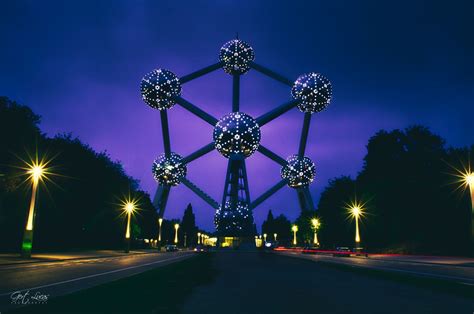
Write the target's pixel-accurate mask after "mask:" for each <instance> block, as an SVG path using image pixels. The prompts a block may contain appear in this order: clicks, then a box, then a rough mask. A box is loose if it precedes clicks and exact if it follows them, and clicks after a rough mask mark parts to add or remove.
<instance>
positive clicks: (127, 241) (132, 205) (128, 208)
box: [123, 201, 135, 253]
mask: <svg viewBox="0 0 474 314" xmlns="http://www.w3.org/2000/svg"><path fill="white" fill-rule="evenodd" d="M123 209H124V211H125V213H126V215H127V229H126V230H125V250H124V251H125V253H128V252H130V233H131V232H130V220H131V218H132V213H133V212H134V211H135V203H134V202H130V201H129V202H127V203H125V206H124V208H123Z"/></svg>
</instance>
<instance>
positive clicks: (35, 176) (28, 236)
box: [21, 163, 45, 258]
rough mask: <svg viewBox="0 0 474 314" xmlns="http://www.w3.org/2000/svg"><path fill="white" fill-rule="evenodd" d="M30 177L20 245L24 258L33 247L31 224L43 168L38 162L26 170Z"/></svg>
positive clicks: (43, 171)
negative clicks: (26, 218) (26, 213)
mask: <svg viewBox="0 0 474 314" xmlns="http://www.w3.org/2000/svg"><path fill="white" fill-rule="evenodd" d="M27 173H28V174H29V175H30V179H31V201H30V209H29V211H28V220H27V222H26V227H25V233H24V234H23V243H22V246H21V256H22V257H25V258H30V257H31V249H32V247H33V226H34V219H35V205H36V194H37V192H38V184H39V181H40V180H41V179H42V178H43V176H44V173H45V169H44V166H43V165H42V164H40V163H36V164H32V165H31V167H30V169H29V170H28V171H27Z"/></svg>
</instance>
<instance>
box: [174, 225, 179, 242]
mask: <svg viewBox="0 0 474 314" xmlns="http://www.w3.org/2000/svg"><path fill="white" fill-rule="evenodd" d="M178 229H179V224H174V243H175V244H178Z"/></svg>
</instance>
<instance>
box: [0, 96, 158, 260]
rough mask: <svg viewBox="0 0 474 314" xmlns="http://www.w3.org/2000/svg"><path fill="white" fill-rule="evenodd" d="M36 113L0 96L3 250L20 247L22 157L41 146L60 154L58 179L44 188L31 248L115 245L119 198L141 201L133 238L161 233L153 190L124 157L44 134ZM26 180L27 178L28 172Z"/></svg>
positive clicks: (24, 204)
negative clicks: (132, 174) (131, 173)
mask: <svg viewBox="0 0 474 314" xmlns="http://www.w3.org/2000/svg"><path fill="white" fill-rule="evenodd" d="M39 122H40V118H39V116H37V115H35V114H34V113H33V112H32V111H31V110H30V109H29V108H27V107H25V106H22V105H19V104H17V103H15V102H13V101H10V100H8V99H7V98H5V97H1V98H0V173H1V174H3V176H1V177H0V237H1V238H2V241H0V249H2V250H11V251H15V250H18V249H19V248H20V244H21V239H22V236H23V231H24V227H25V221H26V214H27V208H28V202H29V197H28V196H27V195H28V194H29V193H31V192H30V188H31V186H30V184H29V182H26V183H25V184H21V183H22V182H23V179H22V178H21V175H24V173H25V171H24V170H23V169H20V168H19V167H23V166H24V163H23V161H22V160H28V159H29V158H30V156H34V154H35V153H36V151H38V152H39V155H40V156H49V157H50V158H51V157H55V159H54V161H53V162H52V165H54V169H53V172H56V173H58V174H60V176H52V177H51V179H52V181H53V183H51V182H47V184H46V185H40V187H39V194H38V199H37V206H36V218H35V230H34V237H35V245H34V249H35V250H38V249H48V250H49V249H64V248H68V249H70V248H118V247H122V245H123V240H124V234H125V220H124V215H121V213H122V208H121V205H120V199H121V198H123V197H124V196H126V195H128V194H130V195H131V196H133V197H135V198H138V199H140V200H139V204H138V207H139V208H140V211H139V212H138V213H137V214H136V215H134V217H133V220H132V230H133V231H134V232H133V234H132V236H133V237H139V238H152V237H156V234H157V226H156V219H157V217H156V212H155V209H154V207H153V205H152V203H151V201H150V197H149V195H148V194H146V193H144V192H143V191H141V190H140V189H139V187H138V182H137V181H136V180H135V179H133V178H131V177H130V176H128V175H127V174H126V173H125V171H124V170H123V168H122V165H121V164H120V163H119V162H115V161H112V160H111V159H110V157H109V156H108V155H107V153H105V152H100V153H98V152H95V151H94V150H93V149H92V148H90V147H89V146H88V145H86V144H84V143H82V142H81V141H80V140H79V139H77V138H74V137H72V135H70V134H66V135H57V136H55V137H53V138H49V137H46V136H45V135H44V134H42V133H41V131H40V129H39ZM23 178H24V177H23Z"/></svg>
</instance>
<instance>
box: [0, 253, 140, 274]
mask: <svg viewBox="0 0 474 314" xmlns="http://www.w3.org/2000/svg"><path fill="white" fill-rule="evenodd" d="M148 254H149V253H142V254H130V255H118V256H104V257H90V258H89V257H87V258H79V259H64V260H56V261H50V262H43V261H42V262H31V263H29V262H28V263H18V264H16V265H7V266H0V271H3V270H11V269H15V270H16V269H18V270H22V269H31V268H41V269H44V268H45V267H56V266H58V265H61V266H64V265H73V264H84V263H96V262H100V263H102V262H105V261H113V260H114V259H120V258H123V257H128V258H135V257H138V256H144V255H148Z"/></svg>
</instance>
